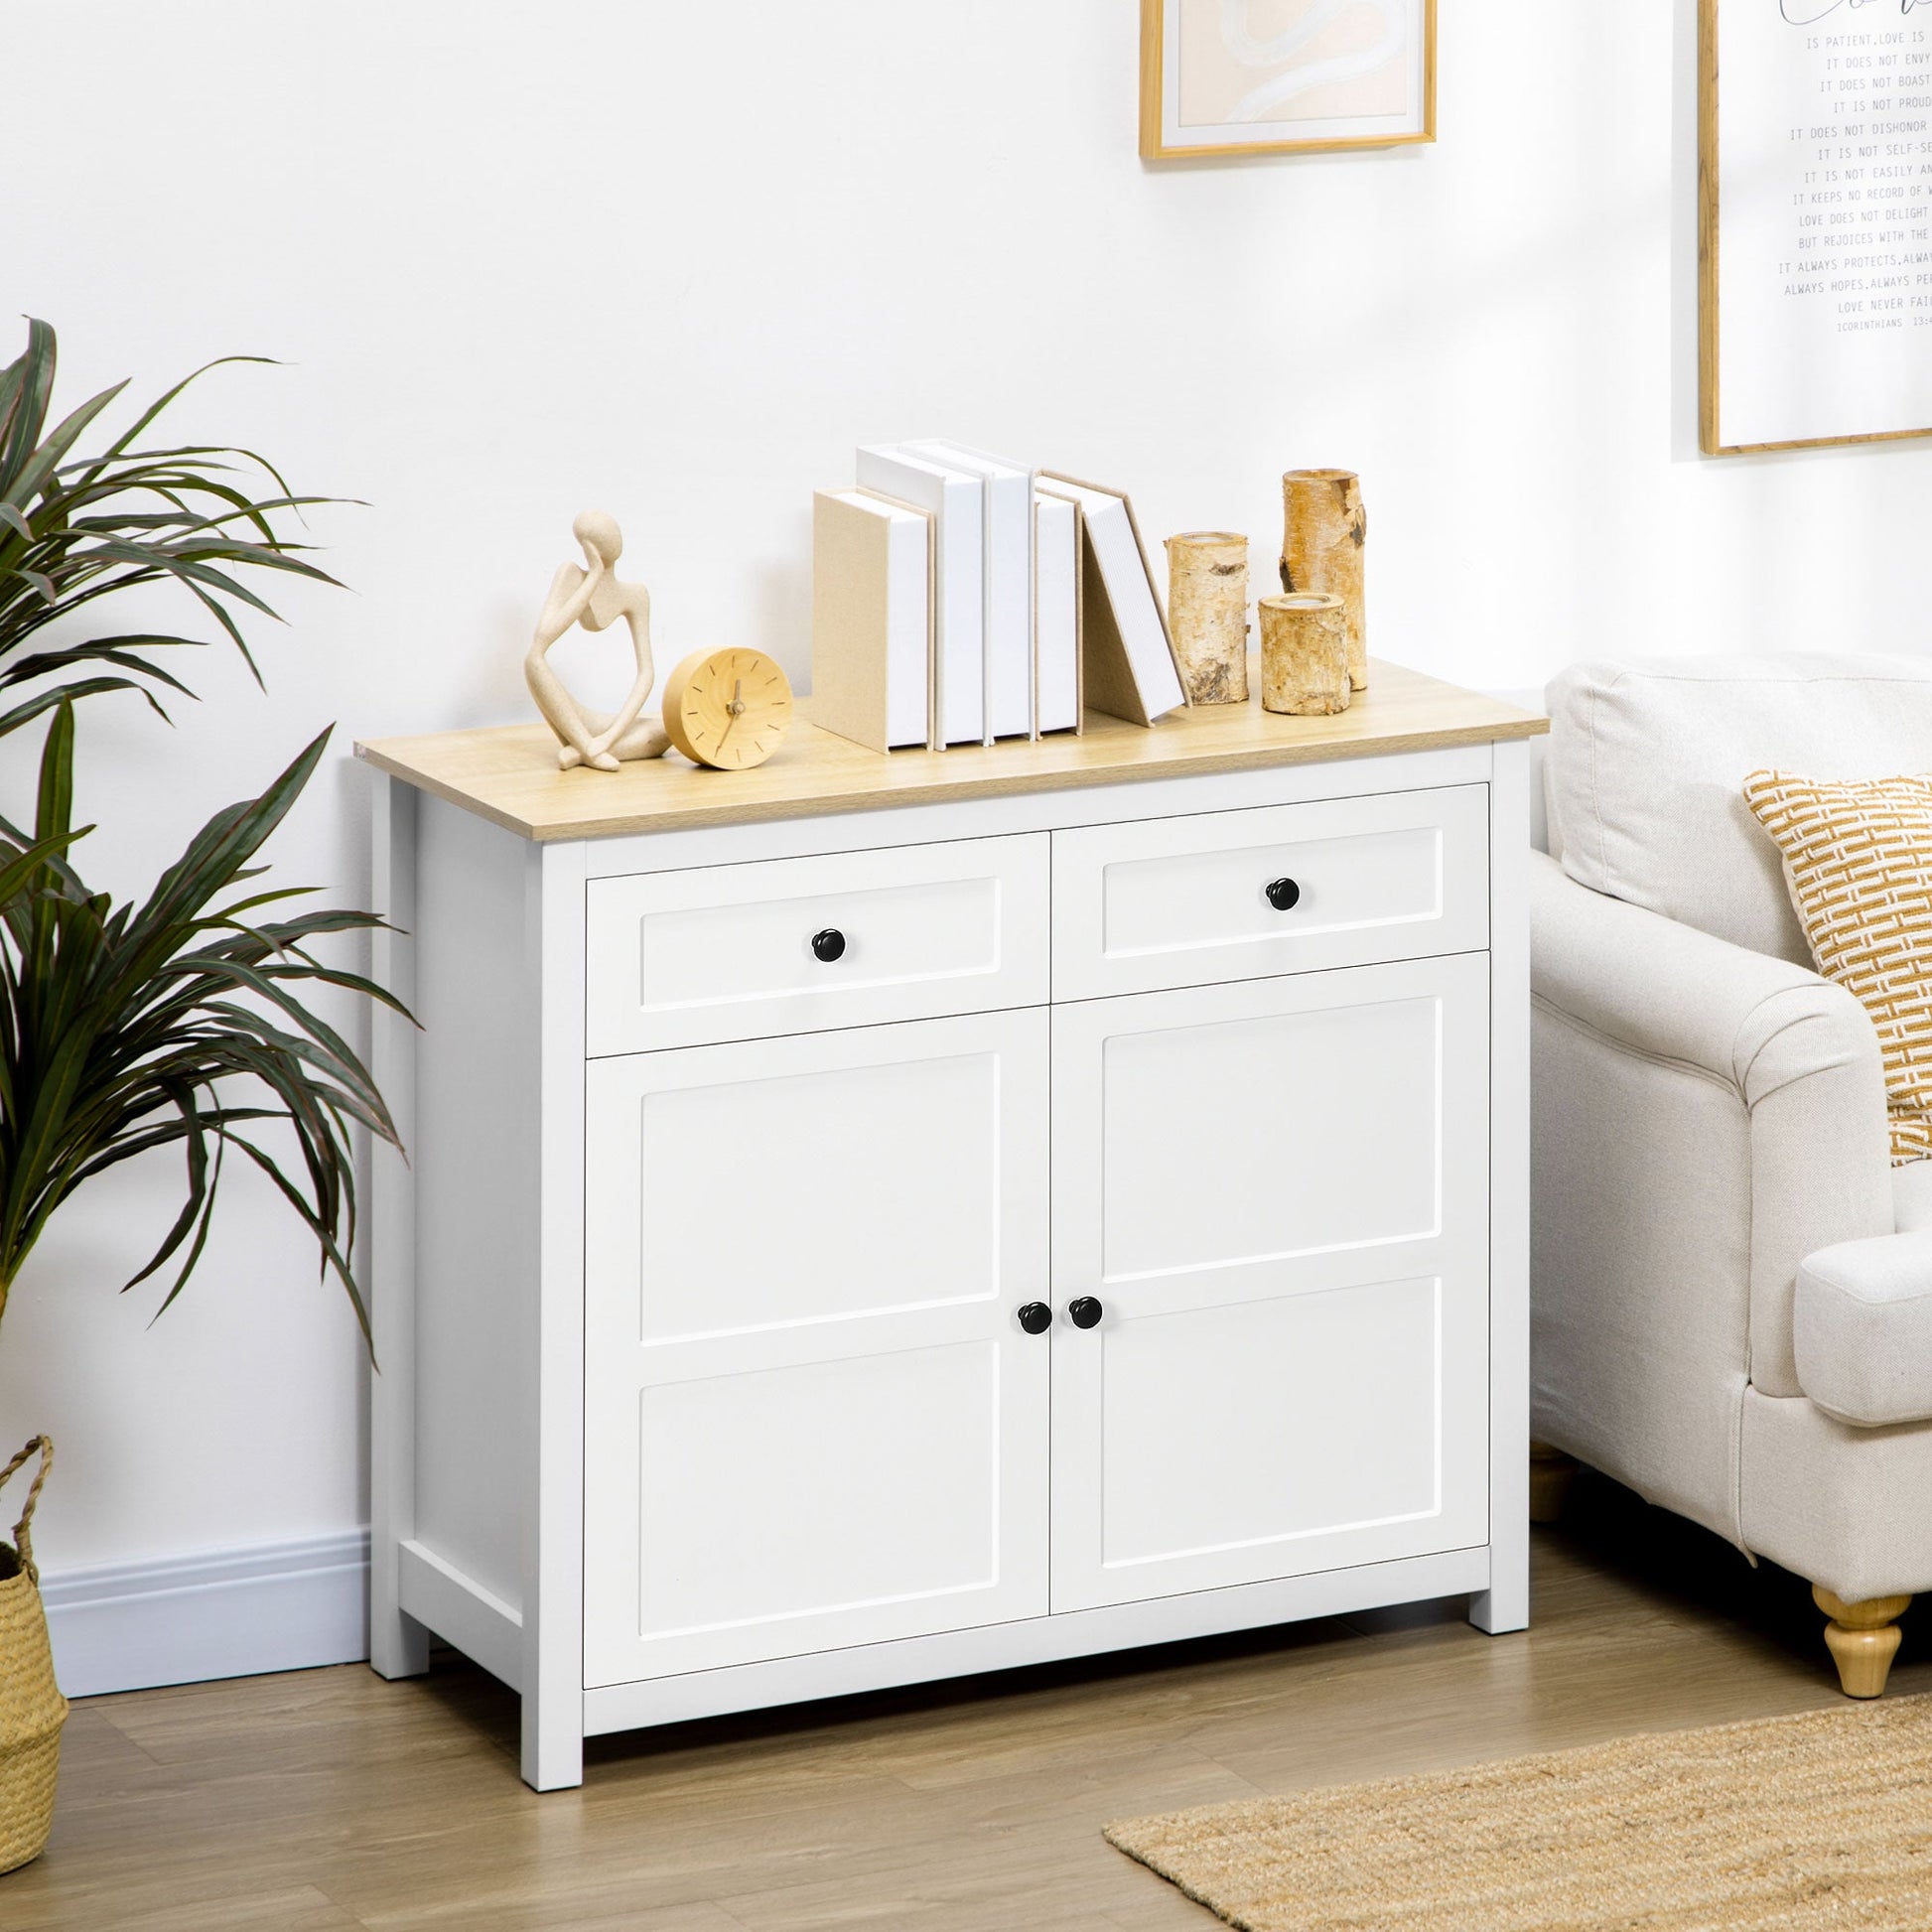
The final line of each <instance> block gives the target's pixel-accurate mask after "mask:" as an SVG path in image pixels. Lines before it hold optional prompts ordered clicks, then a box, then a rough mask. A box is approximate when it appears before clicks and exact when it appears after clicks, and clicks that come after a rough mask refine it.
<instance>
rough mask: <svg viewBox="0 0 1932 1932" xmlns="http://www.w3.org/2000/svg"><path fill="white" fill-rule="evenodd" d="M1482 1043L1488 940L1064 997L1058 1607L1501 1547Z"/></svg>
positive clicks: (1057, 1211) (1058, 1243) (1056, 1423)
mask: <svg viewBox="0 0 1932 1932" xmlns="http://www.w3.org/2000/svg"><path fill="white" fill-rule="evenodd" d="M1487 1041H1488V961H1487V958H1486V956H1485V955H1482V954H1465V955H1462V956H1459V957H1451V958H1443V959H1424V960H1414V961H1406V962H1403V963H1400V964H1395V965H1382V966H1365V967H1357V968H1352V969H1349V970H1346V971H1339V972H1327V973H1309V974H1305V975H1299V976H1297V977H1295V978H1292V979H1278V980H1267V981H1250V982H1246V983H1239V984H1235V985H1230V986H1215V987H1203V988H1197V989H1188V990H1184V991H1179V992H1170V993H1151V994H1145V995H1140V996H1135V997H1131V998H1126V999H1116V1000H1096V1001H1092V1002H1088V1003H1086V1004H1083V1005H1076V1006H1068V1007H1056V1008H1055V1009H1054V1011H1053V1080H1054V1094H1053V1285H1054V1295H1053V1302H1054V1308H1055V1320H1054V1325H1053V1337H1054V1340H1053V1504H1052V1572H1053V1576H1052V1602H1053V1608H1054V1609H1055V1610H1070V1609H1084V1608H1090V1607H1093V1606H1095V1605H1098V1604H1103V1603H1117V1602H1124V1601H1128V1600H1131V1599H1134V1598H1138V1597H1146V1596H1165V1595H1170V1594H1173V1593H1175V1592H1178V1591H1181V1590H1193V1589H1211V1588H1216V1587H1224V1586H1228V1585H1234V1584H1246V1583H1254V1582H1260V1581H1264V1580H1267V1579H1270V1578H1277V1577H1287V1576H1295V1575H1299V1574H1303V1573H1306V1572H1310V1571H1316V1570H1330V1569H1335V1568H1338V1567H1340V1566H1343V1565H1351V1564H1362V1563H1377V1562H1385V1561H1388V1560H1390V1559H1393V1558H1398V1557H1408V1556H1416V1555H1420V1554H1423V1553H1425V1552H1430V1551H1437V1550H1449V1549H1458V1548H1464V1547H1468V1546H1472V1545H1476V1544H1480V1543H1482V1542H1484V1541H1486V1540H1487V1536H1488V1503H1487V1489H1488V1450H1487V1443H1488V1279H1487V1278H1488V1163H1489V1146H1488V1114H1487V1090H1488V1047H1487ZM1082 1300H1085V1301H1086V1302H1087V1303H1088V1306H1087V1307H1085V1308H1075V1309H1074V1311H1073V1312H1074V1317H1076V1318H1077V1317H1079V1316H1088V1317H1095V1316H1096V1315H1097V1318H1094V1319H1093V1322H1092V1325H1091V1326H1087V1327H1079V1326H1076V1325H1074V1319H1070V1318H1069V1316H1068V1313H1067V1311H1068V1310H1069V1308H1071V1307H1073V1305H1074V1304H1076V1303H1078V1302H1080V1301H1082ZM1093 1304H1098V1310H1097V1311H1096V1310H1095V1309H1094V1307H1093V1306H1092V1305H1093Z"/></svg>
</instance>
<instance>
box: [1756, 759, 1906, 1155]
mask: <svg viewBox="0 0 1932 1932" xmlns="http://www.w3.org/2000/svg"><path fill="white" fill-rule="evenodd" d="M1744 802H1745V803H1746V804H1747V805H1749V806H1750V808H1751V811H1752V812H1753V813H1754V814H1755V815H1756V818H1757V820H1758V822H1759V824H1761V825H1762V826H1763V827H1764V829H1765V831H1767V832H1768V833H1769V834H1770V835H1771V837H1772V838H1773V839H1775V840H1776V841H1777V847H1778V850H1779V851H1780V852H1781V853H1783V855H1784V876H1785V880H1786V883H1787V884H1788V885H1789V886H1790V888H1791V897H1792V902H1793V903H1794V904H1795V905H1796V906H1797V908H1798V916H1799V918H1800V919H1802V920H1803V922H1804V928H1805V937H1806V939H1807V940H1808V941H1809V942H1810V945H1811V950H1812V953H1813V955H1814V956H1815V957H1816V959H1817V961H1818V970H1819V971H1820V972H1821V973H1823V974H1824V975H1825V977H1826V978H1827V979H1830V980H1836V981H1837V982H1838V983H1839V985H1841V986H1843V987H1845V988H1846V989H1847V990H1848V991H1849V992H1851V993H1853V994H1855V995H1857V997H1858V999H1859V1001H1860V1002H1861V1003H1862V1004H1863V1007H1864V1010H1865V1012H1867V1013H1868V1014H1870V1016H1871V1024H1872V1025H1873V1026H1874V1027H1875V1028H1876V1029H1877V1030H1878V1043H1879V1045H1880V1046H1881V1047H1882V1048H1883V1049H1884V1055H1885V1096H1886V1099H1885V1104H1886V1107H1887V1109H1888V1111H1889V1114H1890V1119H1891V1155H1892V1159H1893V1160H1894V1161H1900V1162H1903V1161H1918V1160H1922V1159H1924V1158H1925V1157H1926V1156H1927V1155H1932V778H1927V777H1903V778H1864V779H1855V780H1853V781H1852V782H1850V783H1840V784H1825V783H1820V782H1819V781H1818V780H1816V779H1813V778H1794V777H1792V776H1791V775H1790V774H1789V773H1788V772H1784V771H1754V772H1752V773H1751V775H1750V776H1749V777H1748V778H1746V779H1745V780H1744Z"/></svg>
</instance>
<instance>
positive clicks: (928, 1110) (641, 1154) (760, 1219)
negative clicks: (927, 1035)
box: [622, 1045, 1006, 1341]
mask: <svg viewBox="0 0 1932 1932" xmlns="http://www.w3.org/2000/svg"><path fill="white" fill-rule="evenodd" d="M678 1057H679V1058H680V1060H681V1064H680V1065H678V1066H675V1067H664V1068H662V1069H660V1070H659V1071H658V1074H657V1078H656V1079H655V1081H653V1083H652V1084H650V1085H649V1086H647V1087H645V1088H644V1089H643V1090H642V1091H641V1092H639V1093H638V1095H637V1107H638V1118H637V1122H636V1146H637V1173H636V1180H635V1190H634V1194H635V1200H636V1205H637V1215H638V1226H637V1229H636V1231H635V1232H636V1247H637V1252H638V1253H639V1254H640V1255H647V1256H648V1257H649V1258H650V1265H649V1266H648V1267H644V1268H641V1269H640V1270H639V1272H638V1276H637V1284H636V1286H637V1298H638V1311H637V1333H638V1335H639V1336H640V1337H641V1338H642V1339H643V1340H645V1341H668V1340H672V1339H674V1338H676V1337H678V1336H688V1335H700V1334H722V1333H731V1332H734V1331H737V1330H740V1329H746V1328H762V1327H770V1326H772V1325H774V1324H781V1323H786V1322H794V1321H819V1320H827V1319H830V1318H832V1317H835V1316H839V1315H851V1314H864V1313H867V1312H878V1311H882V1310H886V1309H892V1308H898V1307H904V1306H907V1305H913V1306H917V1307H921V1308H931V1307H936V1306H938V1305H941V1304H944V1303H950V1302H971V1301H991V1300H992V1299H993V1298H994V1297H995V1296H997V1295H998V1294H999V1292H1000V1281H1001V1257H1000V1242H999V1223H998V1221H997V1219H995V1218H994V1217H993V1216H992V1215H989V1214H987V1213H986V1212H984V1211H983V1210H984V1208H985V1205H986V1203H988V1202H990V1201H996V1200H997V1199H998V1198H999V1191H1000V1189H999V1179H1000V1175H999V1167H1000V1142H1001V1132H1002V1128H1001V1108H1002V1096H1001V1090H1000V1089H1001V1081H1002V1075H1003V1073H1004V1072H1005V1071H1006V1069H1005V1068H1004V1067H1003V1064H1002V1056H1001V1054H1000V1053H999V1051H998V1050H996V1049H984V1048H983V1049H982V1050H979V1051H973V1052H964V1053H938V1052H935V1053H933V1054H932V1055H931V1056H930V1057H926V1058H918V1059H906V1060H897V1061H888V1062H885V1063H883V1064H880V1063H875V1064H871V1065H864V1066H849V1067H841V1066H827V1065H818V1066H814V1067H812V1068H810V1069H809V1070H798V1071H788V1070H786V1068H787V1065H788V1063H789V1061H790V1060H791V1059H792V1058H793V1057H795V1056H793V1055H787V1054H785V1053H784V1052H783V1051H782V1050H780V1049H776V1048H772V1047H766V1046H762V1045H760V1046H759V1047H756V1048H754V1049H752V1050H750V1051H748V1052H743V1053H740V1054H736V1055H734V1056H733V1057H732V1058H731V1059H729V1060H726V1059H721V1058H718V1057H716V1056H708V1057H706V1058H694V1057H692V1056H688V1055H684V1056H678ZM815 1057H820V1058H822V1057H823V1056H815ZM733 1069H736V1070H737V1071H738V1072H739V1073H741V1074H742V1075H743V1076H744V1077H736V1078H734V1077H730V1076H731V1072H732V1070H733ZM622 1125H623V1127H626V1128H627V1127H628V1126H629V1123H628V1122H625V1123H623V1124H622ZM774 1262H776V1263H778V1264H780V1265H776V1266H774Z"/></svg>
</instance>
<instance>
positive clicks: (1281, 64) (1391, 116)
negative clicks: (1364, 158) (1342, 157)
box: [1141, 0, 1436, 161]
mask: <svg viewBox="0 0 1932 1932" xmlns="http://www.w3.org/2000/svg"><path fill="white" fill-rule="evenodd" d="M1435 138H1436V0H1141V153H1142V155H1143V156H1145V157H1146V158H1147V159H1148V160H1150V161H1172V160H1180V159H1184V158H1186V157H1188V156H1194V155H1241V154H1303V153H1311V152H1319V151H1321V150H1326V149H1334V148H1382V147H1393V146H1395V145H1397V144H1399V143H1402V142H1410V141H1433V140H1435Z"/></svg>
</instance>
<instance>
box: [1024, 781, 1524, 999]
mask: <svg viewBox="0 0 1932 1932" xmlns="http://www.w3.org/2000/svg"><path fill="white" fill-rule="evenodd" d="M1053 861H1054V874H1055V891H1054V902H1053V920H1054V929H1053V997H1054V998H1055V999H1059V1000H1088V999H1098V998H1103V997H1105V996H1107V995H1111V994H1117V993H1151V992H1159V991H1162V990H1164V989H1165V988H1168V987H1176V986H1207V985H1213V984H1217V983H1219V982H1221V981H1225V980H1239V979H1260V978H1266V977H1271V976H1273V975H1275V974H1278V973H1297V972H1311V971H1314V970H1317V969H1321V968H1326V967H1333V966H1363V965H1371V964H1374V963H1376V962H1378V961H1382V960H1393V959H1416V958H1423V957H1427V956H1429V955H1432V954H1437V953H1451V952H1473V951H1478V950H1480V949H1481V948H1483V947H1485V946H1486V945H1487V944H1488V928H1489V788H1488V787H1487V786H1486V785H1456V786H1452V787H1448V788H1445V789H1440V790H1433V791H1405V792H1385V793H1378V794H1375V795H1373V796H1370V797H1366V798H1336V799H1324V800H1320V801H1317V802H1315V803H1312V804H1307V805H1277V806H1269V807H1264V808H1263V809H1261V810H1258V811H1240V812H1211V813H1203V814H1201V815H1199V816H1195V817H1189V818H1164V819H1154V820H1150V821H1146V822H1143V823H1139V824H1132V825H1106V826H1088V827H1083V828H1081V829H1079V830H1076V831H1070V832H1056V833H1054V834H1053ZM1271 887H1272V888H1274V889H1275V893H1276V897H1272V898H1271V897H1270V888H1271Z"/></svg>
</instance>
